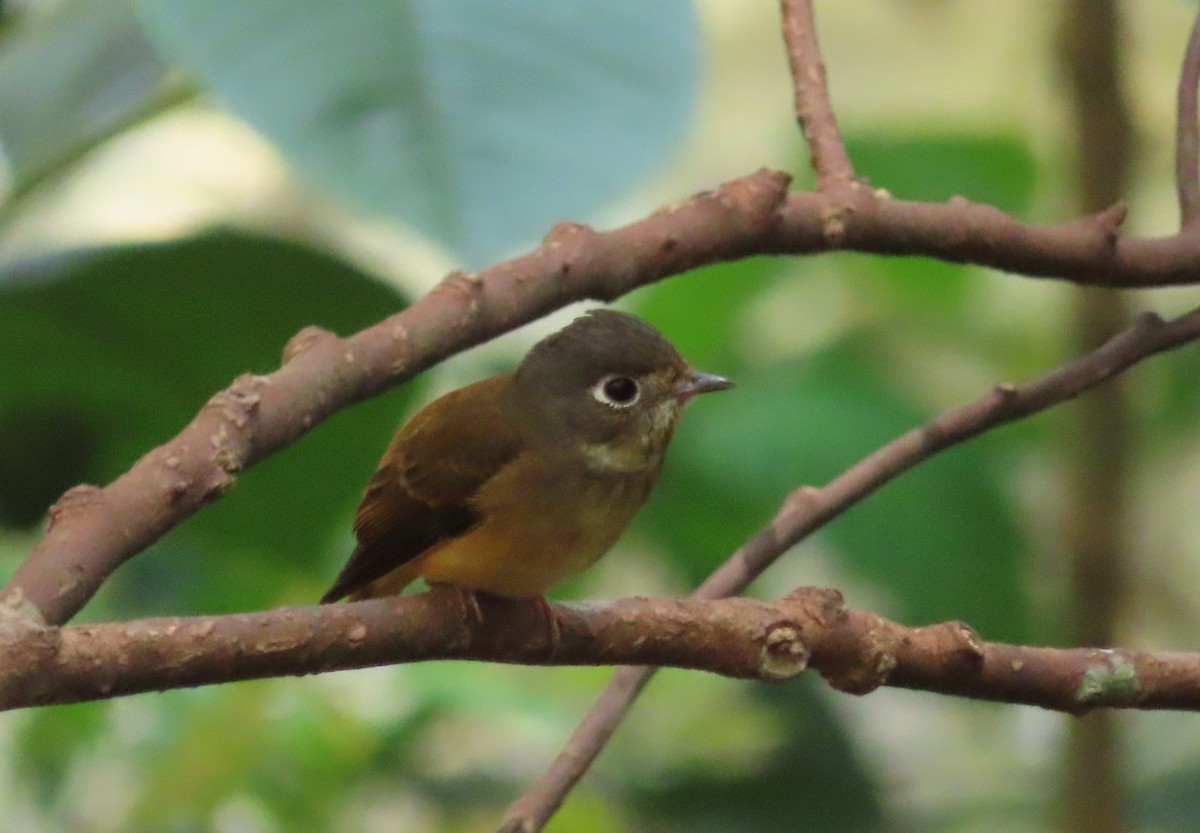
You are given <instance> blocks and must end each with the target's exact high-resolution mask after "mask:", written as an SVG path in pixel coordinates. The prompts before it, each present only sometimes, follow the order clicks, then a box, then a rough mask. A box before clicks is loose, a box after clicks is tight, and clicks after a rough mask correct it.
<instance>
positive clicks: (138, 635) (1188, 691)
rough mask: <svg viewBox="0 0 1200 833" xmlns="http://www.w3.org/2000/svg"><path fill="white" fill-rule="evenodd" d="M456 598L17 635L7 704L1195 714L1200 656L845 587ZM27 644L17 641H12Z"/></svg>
mask: <svg viewBox="0 0 1200 833" xmlns="http://www.w3.org/2000/svg"><path fill="white" fill-rule="evenodd" d="M482 611H483V621H482V622H475V621H474V620H473V618H472V617H471V616H467V615H464V614H465V611H464V610H463V608H462V605H461V602H460V600H459V598H458V596H457V594H455V593H452V592H438V591H434V592H430V593H424V594H421V595H418V596H407V597H392V598H387V599H376V600H372V601H367V602H358V603H354V604H345V605H325V606H318V607H304V608H284V609H281V610H275V611H268V612H265V613H247V614H235V615H230V616H213V617H195V618H169V619H145V620H141V621H136V622H128V623H123V624H109V625H84V626H77V627H64V628H55V627H40V626H36V625H32V624H30V623H28V622H26V624H27V625H29V627H28V628H27V629H26V631H25V633H24V634H22V635H15V634H14V633H13V632H12V631H11V630H10V631H8V632H7V633H6V634H5V637H6V638H5V639H3V640H0V708H3V709H14V708H22V707H27V706H34V705H46V704H51V703H78V702H82V701H87V700H101V699H108V698H112V697H120V696H125V695H129V694H137V693H141V692H146V691H166V690H169V689H175V688H185V687H191V686H198V685H207V684H211V683H219V682H227V681H232V680H248V679H256V678H262V677H277V676H284V675H299V674H314V673H321V672H325V671H334V670H339V669H348V668H365V667H368V666H376V665H384V664H392V663H401V662H419V661H425V660H432V659H470V660H483V661H489V662H508V663H522V664H531V665H609V664H613V663H631V662H634V663H652V664H655V665H670V666H673V667H677V668H691V669H699V670H704V671H712V672H714V673H717V674H722V675H724V676H729V677H737V678H744V679H759V680H767V681H776V680H785V679H789V678H791V677H794V676H796V675H797V674H799V673H801V672H802V671H804V670H805V668H807V667H812V668H815V669H816V670H817V671H819V672H820V673H821V675H822V676H823V677H824V678H825V679H826V680H827V681H828V682H829V683H830V685H832V686H833V687H834V688H837V689H838V690H840V691H845V692H849V693H852V694H866V693H868V692H871V691H874V690H875V689H876V688H878V687H879V686H882V685H892V686H898V687H901V688H913V689H922V690H925V691H933V692H939V693H945V694H953V695H958V696H963V697H971V698H975V699H981V700H994V701H998V702H1006V703H1024V704H1027V705H1033V706H1041V707H1043V708H1047V709H1055V710H1058V711H1066V712H1071V713H1073V714H1081V713H1083V712H1086V711H1089V710H1091V709H1095V708H1100V707H1112V708H1142V709H1185V710H1190V711H1195V710H1200V654H1194V653H1158V654H1151V653H1146V652H1141V651H1126V650H1096V649H1060V648H1028V647H1021V646H1015V645H1003V644H999V643H987V642H982V641H980V640H979V638H978V637H977V636H976V635H975V633H974V632H973V631H972V630H971V629H970V628H969V627H967V626H966V625H964V624H962V623H961V622H948V623H944V624H940V625H932V626H929V627H922V628H912V627H906V626H904V625H899V624H896V623H895V622H891V621H889V620H887V619H884V618H883V617H881V616H877V615H875V614H873V613H867V612H863V611H858V610H850V609H847V608H846V607H844V605H843V601H842V595H841V594H840V593H839V592H837V591H836V590H826V589H821V588H811V587H809V588H801V589H799V590H796V591H795V592H793V593H790V594H788V595H787V596H785V597H784V598H782V599H780V600H778V601H776V602H760V601H754V600H750V599H722V600H718V601H699V600H695V599H624V600H621V601H616V602H610V603H606V604H598V603H592V604H572V605H555V606H554V612H555V614H556V615H557V616H558V617H559V619H558V621H559V624H560V631H559V640H558V643H557V645H556V646H555V645H554V644H552V641H551V637H550V633H549V630H548V629H547V628H546V627H545V622H544V619H543V618H542V616H543V612H542V611H541V610H540V609H539V608H538V607H537V606H535V605H529V604H525V603H523V602H520V601H510V600H504V599H495V598H487V599H484V600H483V601H482ZM14 636H15V637H16V638H13V637H14Z"/></svg>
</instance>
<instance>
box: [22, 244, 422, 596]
mask: <svg viewBox="0 0 1200 833" xmlns="http://www.w3.org/2000/svg"><path fill="white" fill-rule="evenodd" d="M402 304H403V302H402V300H401V299H400V298H399V297H398V296H397V295H396V293H395V292H394V291H393V290H392V289H390V288H389V287H387V286H385V285H384V284H382V283H380V282H378V281H376V280H373V279H372V278H370V277H369V276H367V275H364V274H363V273H361V272H358V271H356V270H355V269H353V268H351V267H349V266H347V265H346V264H344V263H342V262H340V261H337V260H335V259H333V258H331V257H329V256H327V255H324V254H321V253H318V252H315V251H312V250H310V249H307V248H305V247H303V246H299V245H294V244H290V243H283V242H280V241H275V240H267V239H262V238H256V237H253V236H249V235H244V234H238V233H233V232H224V233H217V234H212V235H209V236H205V237H202V238H198V239H193V240H184V241H179V242H172V243H165V244H155V245H142V246H129V247H114V248H110V249H98V250H89V251H84V252H78V253H75V254H73V255H71V256H69V257H58V258H54V259H49V260H45V261H41V262H39V263H34V264H27V265H25V266H23V267H20V268H14V269H13V270H12V271H10V272H8V273H5V274H0V364H2V366H3V367H4V369H5V371H4V385H3V386H0V426H14V425H15V426H20V430H19V431H18V430H8V431H4V432H3V433H0V460H5V461H9V463H10V464H9V465H6V467H5V469H4V478H3V480H2V481H0V506H2V507H4V508H5V512H4V516H5V517H6V518H8V519H9V521H10V523H11V522H14V521H18V520H19V521H24V522H28V521H30V520H32V519H34V518H36V517H38V516H40V514H41V512H42V511H44V509H45V507H46V505H47V504H48V503H49V502H50V501H52V500H53V499H54V498H55V497H56V496H57V494H58V492H60V491H61V490H62V489H63V488H65V487H67V486H70V485H72V484H73V483H75V482H78V481H80V480H88V481H91V482H100V483H103V482H107V481H108V480H111V479H112V478H113V477H115V476H116V475H117V474H119V473H121V472H122V471H124V470H125V469H126V468H128V467H129V465H130V464H131V463H133V462H134V460H136V459H137V458H138V457H139V456H140V455H141V454H144V453H145V452H146V451H148V450H149V449H151V448H153V447H154V446H156V445H158V444H160V443H162V442H165V441H166V440H168V439H170V438H171V437H172V436H173V435H174V434H175V433H176V432H178V430H179V429H180V428H182V427H183V425H184V424H185V423H186V422H187V421H188V420H189V419H190V418H191V417H192V416H193V415H194V414H195V413H196V411H197V410H198V409H199V408H200V407H201V406H202V405H203V404H204V403H205V401H207V399H208V398H209V397H210V396H211V395H212V394H213V393H215V392H216V391H217V390H220V389H221V388H223V387H224V386H225V385H227V384H228V383H229V382H230V380H231V379H233V377H235V376H237V375H238V374H240V373H244V372H255V373H262V372H269V371H270V370H272V369H274V368H276V367H278V365H279V356H280V352H281V349H282V347H283V345H284V344H285V343H286V342H287V340H288V338H289V337H290V336H292V335H293V334H294V333H295V332H296V331H297V330H299V329H300V328H302V327H304V326H306V325H309V324H317V325H321V326H324V327H326V328H328V329H331V330H334V331H336V332H340V333H348V332H352V331H354V330H357V329H359V328H361V327H363V326H365V325H367V324H370V323H372V322H374V321H377V320H378V319H380V318H382V317H383V316H385V315H387V314H390V313H392V312H395V311H396V310H397V309H398V308H400V307H401V306H402ZM403 408H404V402H403V401H398V400H397V399H396V398H395V396H392V397H385V398H382V399H379V400H376V401H373V402H370V403H365V404H363V405H361V406H358V407H356V408H354V409H352V410H351V411H349V412H347V413H346V414H343V415H340V416H339V417H337V418H335V419H333V420H331V421H330V422H329V423H327V424H325V425H322V426H320V427H319V428H318V429H317V430H315V431H314V432H313V433H312V434H311V435H309V436H308V437H306V438H305V439H304V440H302V441H301V442H299V443H298V444H296V445H295V446H294V447H292V448H290V449H288V450H286V451H285V452H283V453H281V454H279V455H276V456H275V457H273V458H271V459H269V460H267V461H265V462H264V463H262V464H261V465H259V466H257V467H255V468H252V469H250V470H248V471H246V472H244V473H243V474H242V476H241V477H240V479H239V487H238V489H237V490H235V491H234V492H233V493H231V494H229V495H227V496H226V497H225V498H224V499H223V500H221V501H220V502H218V503H217V504H216V505H214V506H212V507H210V508H208V509H206V510H205V511H204V512H201V513H200V514H199V515H197V516H196V517H195V518H193V519H192V520H191V521H189V522H188V523H187V524H185V525H184V526H183V527H181V528H180V529H179V530H178V531H177V532H176V533H174V534H172V535H171V536H169V537H168V538H167V539H165V541H164V544H163V545H162V549H163V551H162V552H159V553H157V554H155V553H151V554H147V555H144V556H142V557H139V558H137V559H134V560H133V562H131V564H130V565H129V566H127V567H126V568H125V569H123V570H122V571H120V572H119V573H118V575H117V578H118V582H117V585H118V587H119V588H124V589H125V590H126V591H128V592H130V593H133V594H135V595H136V596H137V597H138V598H139V599H140V600H141V601H140V603H139V610H142V611H144V610H145V609H146V606H151V607H154V608H158V609H163V610H171V611H173V612H183V611H184V610H189V609H190V610H196V609H209V610H212V609H217V610H220V609H228V608H230V607H245V606H261V605H263V604H268V603H270V602H271V601H272V600H275V599H278V598H279V597H280V595H281V589H282V590H283V593H284V594H286V592H287V591H286V588H287V586H288V584H289V582H300V583H301V584H303V582H304V581H305V580H306V579H305V573H304V571H305V570H309V571H312V570H314V569H316V567H317V565H318V556H319V555H320V554H321V553H323V552H324V551H325V549H326V548H327V547H328V545H329V542H330V541H331V540H336V538H337V536H334V534H333V529H334V526H335V524H337V523H339V522H344V521H345V520H346V519H347V515H348V513H349V512H350V511H351V509H352V508H353V504H354V502H355V500H356V499H357V498H358V496H359V495H360V494H361V488H362V484H363V483H365V481H366V479H367V477H368V476H369V475H370V472H371V470H372V468H373V465H374V462H375V460H376V458H377V457H378V455H379V453H380V452H381V450H382V448H383V447H384V446H385V445H386V443H387V439H388V436H389V434H390V432H391V430H392V429H393V428H394V426H395V424H396V422H397V421H398V419H399V416H400V413H401V411H402V410H403ZM63 446H65V447H67V448H68V449H70V455H69V456H68V457H67V458H65V459H64V458H62V457H60V455H59V449H60V448H61V447H63ZM12 461H16V463H19V465H17V464H15V463H13V462H12ZM43 465H44V466H45V467H46V468H47V469H48V470H49V471H50V472H51V473H52V476H48V475H47V474H46V473H45V472H43V471H42V470H41V468H42V467H43ZM35 484H36V485H37V490H36V491H34V490H33V486H34V485H35ZM344 538H345V541H347V542H348V541H349V538H348V533H347V534H346V535H345V536H344ZM168 551H169V552H168ZM307 581H308V582H310V583H311V582H312V581H314V579H313V577H312V576H311V573H310V575H309V576H308V578H307ZM315 589H316V588H315V586H309V587H308V588H307V591H309V592H311V591H315Z"/></svg>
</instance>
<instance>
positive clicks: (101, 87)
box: [0, 0, 167, 191]
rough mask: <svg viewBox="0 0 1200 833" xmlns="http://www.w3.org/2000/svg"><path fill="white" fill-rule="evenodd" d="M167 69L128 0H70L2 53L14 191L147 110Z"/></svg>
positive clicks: (0, 86) (0, 80) (4, 136)
mask: <svg viewBox="0 0 1200 833" xmlns="http://www.w3.org/2000/svg"><path fill="white" fill-rule="evenodd" d="M166 74H167V67H166V65H165V64H164V63H163V61H162V59H160V58H159V57H158V54H157V53H156V52H155V51H154V49H153V47H152V46H151V45H150V43H149V42H148V41H147V39H146V37H145V35H144V34H143V33H142V30H141V28H140V27H139V26H138V22H137V19H136V17H135V16H134V12H133V8H132V6H131V4H130V3H129V2H126V0H68V1H67V2H64V3H61V4H60V8H57V9H55V11H54V12H53V13H52V14H49V15H46V16H45V17H44V18H39V19H37V20H35V21H32V22H31V23H30V24H29V25H28V26H25V27H18V28H17V29H16V30H15V31H14V32H12V33H11V34H10V35H9V36H8V39H7V40H6V41H5V43H4V48H3V50H2V51H0V147H2V149H3V155H4V157H5V161H6V162H7V164H8V166H9V172H8V174H9V177H10V179H11V182H10V185H11V187H12V189H13V190H15V191H21V190H24V189H26V188H28V187H29V186H30V185H32V184H33V183H35V182H36V181H37V180H39V179H41V178H42V177H44V176H46V175H48V174H50V173H53V172H55V171H56V170H57V169H59V168H61V166H63V165H65V164H66V163H67V162H69V161H71V160H72V159H74V158H75V157H76V156H78V155H79V154H80V153H82V152H84V151H86V150H88V149H89V148H91V147H92V146H94V145H95V144H96V143H97V142H99V141H101V140H102V139H104V138H106V137H107V136H108V135H109V134H111V133H112V132H113V131H114V130H115V129H117V128H119V127H120V126H122V125H124V124H126V123H128V122H129V121H130V120H131V119H133V118H135V117H136V116H137V115H138V114H140V113H142V112H144V111H145V109H146V108H147V106H148V105H149V104H151V103H152V102H153V101H154V99H155V97H156V96H158V95H159V94H160V93H161V92H162V91H163V83H164V80H165V79H166Z"/></svg>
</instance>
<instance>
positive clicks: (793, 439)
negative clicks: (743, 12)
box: [641, 344, 1027, 640]
mask: <svg viewBox="0 0 1200 833" xmlns="http://www.w3.org/2000/svg"><path fill="white" fill-rule="evenodd" d="M883 358H884V357H881V356H878V355H875V354H873V353H872V352H871V350H870V345H867V344H849V345H842V346H840V347H837V348H835V349H832V350H829V351H827V352H826V353H825V354H823V355H821V356H818V357H815V358H814V359H812V360H810V361H809V362H808V363H807V364H805V365H804V366H776V367H769V368H764V369H762V370H759V371H757V372H754V373H751V372H747V373H745V374H743V375H742V376H740V377H739V378H738V387H737V388H736V389H735V390H734V391H731V392H730V393H729V394H723V395H722V397H721V398H720V399H717V398H714V399H713V400H710V401H705V402H702V403H700V404H699V405H697V406H696V407H694V408H693V409H692V412H691V413H689V414H688V416H687V419H686V420H685V421H684V424H683V425H682V426H681V428H680V430H679V436H678V438H677V440H676V447H675V448H673V449H672V454H671V460H670V461H668V465H667V466H666V471H665V473H664V476H663V482H662V484H661V486H660V488H659V490H658V493H656V494H655V496H654V497H653V498H652V500H651V502H650V504H649V506H648V507H647V509H646V511H645V513H644V515H643V517H642V519H641V522H642V524H643V527H644V528H645V529H647V530H648V531H649V533H650V534H652V535H654V536H656V537H658V538H659V539H660V540H662V541H665V542H667V543H668V544H669V545H670V546H671V547H672V548H673V549H674V551H675V552H676V554H677V557H678V558H679V559H681V561H680V563H681V564H682V565H683V566H684V567H685V568H686V569H687V570H688V571H689V574H690V577H691V579H692V580H693V581H698V580H700V579H701V578H702V577H703V576H704V575H706V574H707V573H708V572H709V571H710V570H712V569H713V568H715V567H716V566H717V565H718V564H719V563H720V562H721V561H722V560H724V558H725V557H726V556H727V555H728V554H729V553H730V552H731V551H732V550H733V549H735V548H736V547H737V546H738V545H739V544H741V543H742V542H743V541H744V540H745V539H746V538H747V537H748V536H749V535H750V534H752V533H753V532H754V531H755V529H757V528H758V527H760V526H762V525H763V524H764V523H766V522H767V521H769V520H770V518H771V516H772V515H773V514H774V513H775V511H776V510H777V509H778V506H779V503H780V501H781V500H782V499H783V498H784V497H785V496H786V495H787V494H788V493H789V492H790V491H791V490H793V489H795V488H797V487H798V486H800V485H803V484H811V485H818V486H819V485H822V484H824V483H826V482H828V481H829V480H831V479H832V478H833V477H835V476H837V475H838V474H840V473H841V472H842V471H843V470H845V469H846V468H848V467H849V466H851V465H852V464H854V463H855V462H857V461H858V460H859V459H861V458H862V457H864V456H866V455H867V454H868V453H870V452H871V451H873V450H874V449H875V448H877V447H879V446H881V445H883V444H884V443H886V442H887V441H889V440H891V439H893V438H894V437H896V436H898V435H899V434H901V433H903V432H904V431H906V430H908V429H909V428H911V427H913V426H915V425H918V424H920V423H921V422H922V421H923V420H924V418H926V417H923V416H922V415H921V414H919V413H917V412H916V411H915V410H914V409H913V408H912V407H911V406H909V405H908V404H907V403H905V402H904V401H903V400H902V399H901V398H900V397H898V396H897V395H896V394H895V393H894V392H893V391H892V390H890V389H889V387H888V386H887V385H886V384H884V383H883V382H882V381H881V379H880V377H879V376H878V375H877V372H876V368H877V367H878V366H879V365H880V363H881V362H882V360H883ZM824 535H826V536H827V539H828V540H829V541H830V542H831V543H832V544H833V545H834V547H835V550H836V552H837V554H838V557H839V558H840V559H842V561H843V563H844V565H845V566H846V567H847V568H849V569H850V570H852V571H854V572H856V573H858V574H859V575H861V576H863V577H864V578H866V579H868V580H870V581H872V582H874V583H876V584H878V585H879V587H880V588H881V589H882V590H883V591H884V596H885V597H886V598H889V599H891V600H892V607H891V608H890V610H889V611H888V612H890V613H891V614H893V615H895V616H898V617H900V618H901V619H903V620H904V621H906V622H908V623H910V624H925V623H928V622H932V621H939V620H943V619H963V620H966V621H968V622H970V623H971V624H973V625H975V626H976V627H978V628H980V629H981V630H982V632H983V633H984V635H985V636H986V637H987V638H990V639H1010V640H1020V638H1021V637H1022V635H1023V634H1025V633H1026V627H1027V624H1026V611H1025V605H1024V595H1023V592H1022V589H1021V557H1020V556H1021V553H1022V547H1023V541H1022V537H1021V535H1020V531H1019V529H1018V527H1017V524H1016V521H1015V520H1014V518H1013V515H1012V510H1011V507H1010V506H1009V505H1008V504H1007V502H1006V501H1005V500H1004V497H1003V494H1002V491H1001V487H1000V483H999V478H998V476H997V475H996V473H995V472H994V471H993V470H992V464H991V461H990V459H989V458H988V457H987V456H986V454H985V453H984V452H983V450H982V449H981V448H980V447H979V446H978V444H971V445H967V446H963V447H959V448H956V449H953V450H950V451H948V452H944V453H943V454H941V455H939V456H938V457H937V458H935V459H933V460H932V461H930V462H928V463H925V464H923V465H921V466H919V467H918V468H917V469H915V470H913V471H911V472H910V473H908V474H905V475H904V476H902V477H901V478H899V479H898V480H896V481H894V482H892V483H891V484H889V485H888V486H886V487H885V488H884V489H883V490H881V491H880V492H878V493H876V494H875V495H873V496H872V497H870V498H868V499H867V500H866V501H865V502H864V503H863V504H862V505H860V506H857V507H855V508H854V509H853V510H852V511H850V512H849V513H848V514H847V515H845V516H843V517H842V518H840V519H839V520H837V521H835V522H834V523H833V524H832V525H831V526H829V527H828V528H827V529H826V531H825V532H824ZM789 557H791V558H799V557H803V553H793V554H792V555H791V556H789Z"/></svg>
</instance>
